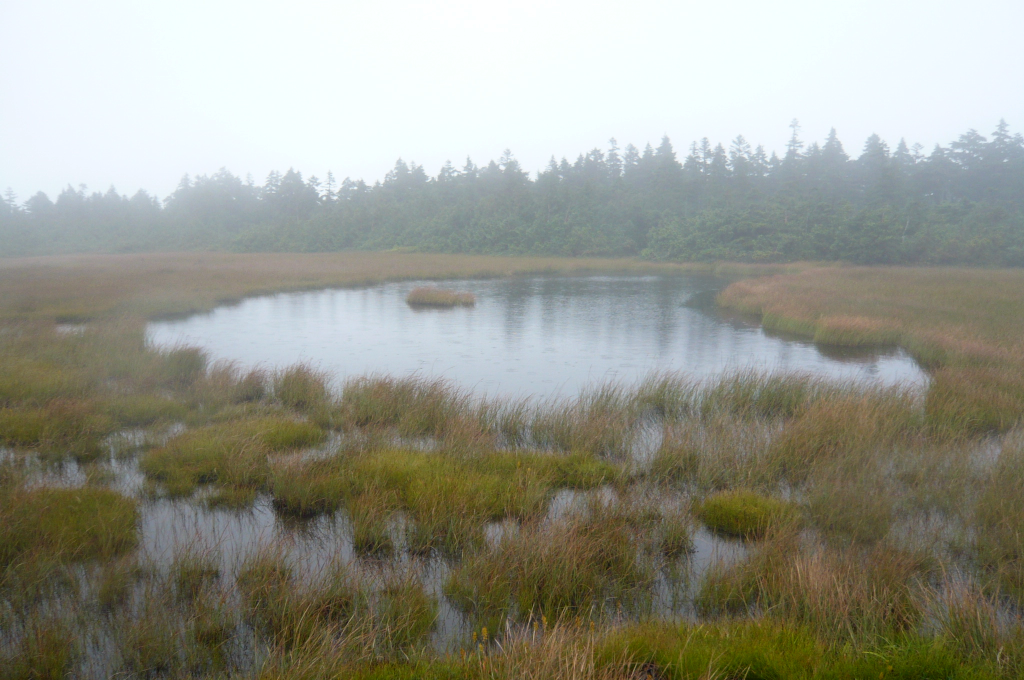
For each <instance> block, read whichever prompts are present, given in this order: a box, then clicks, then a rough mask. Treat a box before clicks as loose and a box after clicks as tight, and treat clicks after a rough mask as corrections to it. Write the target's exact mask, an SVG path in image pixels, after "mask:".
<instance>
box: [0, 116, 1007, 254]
mask: <svg viewBox="0 0 1024 680" xmlns="http://www.w3.org/2000/svg"><path fill="white" fill-rule="evenodd" d="M791 127H792V135H791V137H790V140H789V142H788V144H787V145H786V149H785V152H784V154H783V155H782V156H781V157H780V156H779V155H777V154H776V153H774V152H773V153H768V152H767V151H766V150H765V149H764V148H763V147H762V146H756V145H754V144H753V143H752V142H750V141H747V140H746V139H744V138H743V137H742V136H738V137H736V138H735V139H734V140H732V141H731V142H729V143H728V144H727V145H726V144H721V143H718V144H712V143H711V142H710V141H709V140H708V139H707V138H705V139H702V140H700V141H699V142H694V143H693V144H691V145H690V146H689V148H688V149H685V150H677V149H675V148H674V147H673V145H672V143H671V142H670V141H669V139H668V137H665V138H663V139H662V140H661V141H660V142H659V143H658V145H657V146H656V147H652V146H651V145H650V144H647V145H646V146H645V147H644V148H643V149H639V148H637V147H635V146H633V145H632V144H627V145H625V146H624V147H622V148H620V146H619V144H618V143H617V142H616V141H615V140H614V139H613V140H611V141H610V142H609V145H608V148H607V149H604V150H602V149H594V150H592V151H590V152H588V153H586V154H580V155H579V157H577V158H576V159H575V160H574V161H569V160H567V159H565V158H563V159H561V160H558V159H555V158H552V159H551V161H550V163H549V164H548V166H547V167H546V168H545V169H543V170H541V171H539V172H538V173H537V174H536V176H535V177H531V176H530V174H529V173H528V172H526V171H524V170H523V168H522V167H521V166H520V165H519V163H518V162H517V161H516V160H515V158H514V157H513V155H512V153H511V152H508V151H506V152H505V153H504V154H503V155H502V157H501V158H500V159H498V160H492V161H490V162H489V163H487V164H486V165H481V166H477V165H476V164H474V163H473V161H471V160H470V159H466V160H465V161H464V162H462V163H458V164H453V163H451V162H449V163H446V164H445V165H444V167H442V168H441V169H440V171H439V172H438V173H437V174H436V175H434V176H431V175H429V174H427V172H426V170H425V169H424V168H423V167H422V166H419V165H416V164H415V163H406V162H405V161H403V160H401V159H399V160H398V161H397V162H396V163H395V166H394V168H393V169H392V170H391V171H390V172H388V173H387V175H386V176H385V178H384V179H383V181H380V182H376V183H374V184H373V185H370V184H367V183H365V182H364V181H362V180H354V181H353V180H351V179H349V178H345V179H343V180H340V181H338V180H337V179H336V178H335V177H334V176H333V175H332V174H331V173H327V176H326V177H324V178H317V177H308V178H304V177H303V175H302V174H301V173H300V172H298V171H296V170H293V169H289V170H288V171H287V172H285V173H283V174H281V173H278V172H272V173H270V175H268V176H267V178H266V179H265V181H264V182H263V183H262V184H256V183H255V181H254V180H253V179H252V178H251V177H249V178H246V179H242V178H239V177H236V176H235V175H233V174H231V173H230V172H229V171H228V170H226V169H222V170H220V171H218V172H216V173H214V174H212V175H210V176H206V175H199V176H195V177H189V176H187V175H186V176H185V177H183V178H182V180H181V182H180V184H179V185H178V187H177V189H176V190H175V191H174V192H173V193H172V194H171V195H170V196H168V197H167V198H166V199H164V200H163V201H162V202H161V201H159V200H158V199H157V198H156V197H154V196H152V195H149V194H147V193H146V192H145V191H139V192H138V193H136V194H135V195H134V196H131V197H128V196H123V195H120V194H118V193H117V192H116V191H115V190H114V188H111V189H110V190H108V191H107V192H105V193H101V192H93V193H90V192H89V191H88V190H87V188H86V187H84V186H79V187H78V188H75V187H72V186H70V185H69V186H68V187H67V188H66V189H65V190H64V191H62V192H61V193H60V194H59V195H58V196H57V197H56V200H51V199H50V197H48V196H47V195H46V194H44V193H42V192H39V193H37V194H35V195H34V196H31V197H29V198H28V199H27V200H24V201H20V200H19V199H18V197H16V196H14V195H13V193H12V192H10V191H9V190H8V192H7V193H6V194H5V195H4V197H3V201H2V203H0V255H4V256H16V255H31V254H46V253H67V252H132V251H143V250H183V249H184V250H190V249H222V250H237V251H333V250H345V249H391V248H400V249H410V250H423V251H442V252H471V253H493V254H552V255H640V256H643V257H646V258H651V259H664V260H739V261H763V262H780V261H791V260H845V261H850V262H858V263H879V264H899V263H936V264H939V263H941V264H984V265H1004V266H1005V265H1010V266H1024V137H1022V136H1021V135H1020V134H1019V133H1012V132H1011V131H1010V129H1009V127H1008V125H1007V124H1006V123H1005V122H1004V121H1000V122H999V124H998V125H997V127H996V129H995V130H994V131H993V132H991V134H988V135H983V134H981V133H979V132H977V131H975V130H969V131H967V132H966V133H964V134H963V135H961V136H960V137H959V138H958V139H957V140H955V141H953V142H951V143H950V144H949V145H948V146H945V147H943V146H939V145H937V146H936V147H935V148H934V149H930V150H928V149H923V148H921V147H920V146H919V145H913V146H908V144H907V143H906V142H905V141H904V140H902V139H901V140H899V141H898V142H896V143H895V144H894V145H890V144H889V143H887V142H886V141H884V140H882V139H880V138H879V137H878V136H877V135H872V136H871V137H869V138H868V139H867V140H866V141H865V142H864V144H863V146H862V147H861V148H860V149H859V150H847V149H846V148H844V145H843V143H842V142H841V141H840V140H839V137H838V136H837V134H836V132H835V130H832V131H831V132H830V133H829V134H828V136H827V137H826V139H825V140H824V141H822V142H805V141H804V140H803V135H802V134H801V130H800V126H799V124H798V123H797V122H796V121H793V123H792V125H791Z"/></svg>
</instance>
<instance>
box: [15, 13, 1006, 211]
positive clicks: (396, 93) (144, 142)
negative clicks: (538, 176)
mask: <svg viewBox="0 0 1024 680" xmlns="http://www.w3.org/2000/svg"><path fill="white" fill-rule="evenodd" d="M1022 25H1024V2H1021V1H1020V0H977V1H975V2H964V1H963V0H961V1H959V2H948V1H941V0H940V1H932V0H929V1H924V0H919V1H916V2H898V1H893V0H887V1H881V0H862V1H859V2H852V1H851V2H842V3H823V2H810V1H807V2H802V1H800V2H798V1H792V0H788V1H780V2H764V1H763V0H757V1H751V2H729V1H723V0H719V1H717V2H710V1H708V0H702V1H700V2H676V3H671V2H654V1H650V0H632V1H630V2H617V3H611V2H595V1H594V0H586V1H573V2H552V1H550V0H547V1H544V2H541V1H534V0H519V1H515V2H506V1H496V0H488V1H486V2H482V1H480V0H477V1H475V2H470V1H468V0H457V1H454V2H435V3H430V2H390V1H384V0H377V1H375V2H360V3H355V2H313V1H304V2H297V1H294V0H293V1H292V2H289V3H285V2H273V3H270V2H265V3H264V2H254V1H248V2H212V1H207V2H198V1H188V0H184V1H182V0H176V1H175V2H163V1H155V0H154V1H149V2H141V3H140V2H110V1H100V2H92V3H82V2H47V1H33V2H18V1H16V0H0V64H2V69H0V190H2V189H4V188H6V187H8V186H10V187H12V188H13V189H14V190H15V191H16V192H17V193H18V197H19V200H21V201H24V200H25V199H26V198H27V197H28V196H29V195H30V194H32V193H34V192H35V191H37V190H40V189H42V190H44V191H46V192H47V193H48V194H49V195H50V197H51V198H55V197H56V194H57V193H58V192H59V191H60V189H61V188H62V187H63V186H65V185H67V184H68V183H72V184H75V185H77V184H78V183H85V184H87V185H88V186H89V188H90V190H101V191H105V190H106V189H107V188H108V187H109V186H110V185H114V186H115V187H116V188H117V189H118V191H120V192H122V193H128V194H131V193H134V192H135V190H136V189H138V188H140V187H141V188H145V189H147V190H149V191H151V192H154V193H156V194H157V195H159V196H161V197H164V196H166V195H167V194H168V193H169V192H170V191H172V190H173V189H174V187H175V185H176V184H177V182H178V180H179V178H180V177H181V175H182V174H184V173H186V172H188V173H191V174H198V173H210V172H213V171H215V170H217V169H218V168H220V167H221V166H226V167H227V168H228V169H229V170H231V171H232V172H234V173H235V174H238V175H241V176H242V177H244V176H245V175H246V173H252V175H253V176H254V177H255V179H256V181H257V183H262V181H263V179H264V177H265V176H266V174H267V172H268V171H270V170H271V169H277V170H280V171H284V170H286V169H287V168H288V167H295V168H296V169H298V170H301V171H303V173H304V174H305V175H306V176H308V175H310V174H315V175H318V176H319V177H321V178H323V177H324V175H325V174H326V172H327V170H328V169H330V170H333V171H334V174H335V176H336V177H337V178H338V179H339V180H340V179H341V178H343V177H345V176H351V177H352V178H359V177H362V178H364V179H366V180H367V181H370V182H372V181H373V180H376V179H379V178H382V177H383V175H384V173H385V172H386V171H387V170H388V169H390V168H391V167H392V165H393V164H394V162H395V159H397V158H398V157H400V156H401V157H402V158H403V159H405V160H406V161H407V162H409V161H415V162H417V163H419V164H422V165H424V166H425V169H426V170H427V172H428V173H429V174H436V173H437V170H438V168H439V167H440V166H441V165H442V164H443V163H444V161H445V160H446V159H451V160H452V161H453V162H454V163H455V165H456V166H459V167H461V166H462V164H463V163H464V161H465V157H466V156H467V155H469V156H472V158H473V160H474V161H475V162H476V163H478V164H482V163H486V162H487V161H488V160H490V159H492V158H497V157H499V156H500V154H501V152H502V150H503V149H505V148H506V147H508V148H510V149H511V150H512V152H513V154H514V155H515V156H516V157H517V158H518V159H519V160H520V162H522V164H523V165H524V166H525V167H526V168H527V169H529V170H531V171H533V170H536V169H537V168H539V167H541V166H543V165H544V164H546V162H547V160H548V158H549V156H550V155H552V154H555V155H556V156H558V157H561V156H563V155H564V156H568V157H569V159H570V160H572V159H574V158H575V156H576V155H577V154H578V153H579V152H581V151H587V150H589V149H591V148H593V147H595V146H599V147H601V148H606V146H607V140H608V138H609V137H612V136H614V137H616V138H617V139H618V141H619V144H620V146H625V145H626V144H627V143H629V142H632V143H634V144H636V145H637V146H638V147H640V148H643V145H644V144H645V143H646V142H648V141H650V142H652V143H653V144H654V145H657V142H658V140H659V139H660V137H661V136H662V135H663V134H668V135H669V136H670V137H671V138H672V140H673V143H674V144H675V146H676V149H677V151H679V152H680V157H682V156H683V155H684V154H685V149H686V147H687V146H688V145H689V143H690V142H691V141H693V140H694V139H697V138H700V137H702V136H708V137H709V138H710V139H711V141H712V142H713V143H715V142H719V141H720V142H722V143H724V144H726V146H728V142H729V140H731V139H732V138H733V137H735V136H736V135H737V134H743V135H744V136H746V137H747V139H748V140H749V141H751V142H752V143H754V144H757V143H764V144H765V145H766V147H767V148H768V149H769V151H771V150H772V149H776V150H780V152H781V150H782V147H783V144H784V143H785V141H786V139H787V137H788V135H789V130H788V128H787V125H788V123H789V121H790V119H792V118H794V117H795V118H798V119H799V120H800V122H801V124H802V125H803V133H802V137H803V138H804V139H805V140H807V141H811V140H820V139H822V138H823V137H824V136H825V134H826V133H827V132H828V129H829V128H830V127H832V126H835V127H836V128H837V130H838V132H839V136H840V139H842V140H843V142H844V143H845V145H846V148H847V151H848V152H850V153H851V154H852V155H854V156H856V155H857V154H858V153H859V151H860V148H861V146H862V145H863V142H864V139H865V138H866V137H867V136H868V135H869V134H871V133H872V132H877V133H878V134H880V135H881V136H882V137H883V139H886V140H887V141H888V142H889V143H890V145H891V146H895V144H896V142H897V141H898V140H899V138H900V137H901V136H906V137H907V142H908V143H910V144H913V143H914V142H921V143H922V144H925V146H926V147H928V148H929V150H930V148H931V146H932V145H933V144H934V143H936V142H939V143H942V144H946V143H948V142H949V141H950V140H951V139H953V138H955V137H956V136H957V135H959V134H960V133H962V132H964V131H965V130H966V129H967V128H970V127H976V128H979V130H980V131H981V132H982V133H983V134H986V135H987V134H988V133H989V132H991V130H992V128H993V127H994V126H995V124H996V123H997V121H998V120H999V118H1001V117H1005V118H1006V119H1007V121H1008V122H1009V123H1010V125H1011V127H1012V129H1013V130H1014V131H1021V130H1024V85H1022V83H1024V76H1022V66H1024V56H1022V55H1024V48H1022V47H1021V35H1020V32H1021V26H1022Z"/></svg>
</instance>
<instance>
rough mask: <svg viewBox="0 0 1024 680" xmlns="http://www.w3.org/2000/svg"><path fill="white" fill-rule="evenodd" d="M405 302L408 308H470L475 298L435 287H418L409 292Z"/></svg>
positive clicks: (467, 294) (469, 294)
mask: <svg viewBox="0 0 1024 680" xmlns="http://www.w3.org/2000/svg"><path fill="white" fill-rule="evenodd" d="M405 302H406V304H408V305H409V306H410V307H472V306H473V305H475V304H476V296H475V295H473V294H472V293H466V292H459V291H454V290H449V289H447V288H438V287H437V286H419V287H417V288H413V289H412V290H411V291H409V294H408V295H406V296H405Z"/></svg>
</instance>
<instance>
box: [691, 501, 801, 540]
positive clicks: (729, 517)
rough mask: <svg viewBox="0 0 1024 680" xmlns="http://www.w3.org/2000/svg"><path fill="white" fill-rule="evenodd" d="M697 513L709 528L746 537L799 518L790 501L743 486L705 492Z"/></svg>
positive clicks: (756, 536)
mask: <svg viewBox="0 0 1024 680" xmlns="http://www.w3.org/2000/svg"><path fill="white" fill-rule="evenodd" d="M697 516H698V517H699V518H700V520H701V521H702V522H704V524H705V525H707V527H708V528H709V529H711V530H712V531H716V532H718V533H721V534H725V535H726V536H735V537H737V538H749V539H756V538H761V537H763V536H764V535H765V534H766V533H767V532H768V531H769V530H770V529H772V528H776V527H781V526H785V525H788V524H793V523H795V522H797V521H798V520H799V518H800V514H799V511H798V510H797V508H796V506H795V505H794V504H793V503H791V502H789V501H784V500H781V499H778V498H772V497H770V496H763V495H761V494H759V493H757V492H755V491H747V490H743V489H739V490H734V491H720V492H718V493H714V494H712V495H710V496H708V497H707V498H706V499H704V501H703V502H702V503H701V504H700V505H699V506H698V507H697Z"/></svg>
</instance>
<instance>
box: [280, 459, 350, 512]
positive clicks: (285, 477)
mask: <svg viewBox="0 0 1024 680" xmlns="http://www.w3.org/2000/svg"><path fill="white" fill-rule="evenodd" d="M348 489H349V482H348V480H347V479H346V476H345V469H344V466H343V465H340V464H339V463H338V461H336V460H315V461H309V462H305V463H291V464H287V465H278V466H275V467H274V469H273V470H272V471H271V473H270V493H271V495H272V496H273V504H274V510H276V511H277V512H278V513H279V514H281V515H285V516H289V517H315V516H316V515H324V514H330V513H333V512H334V511H336V510H338V508H340V507H341V506H342V504H343V503H344V500H345V496H346V493H347V491H348Z"/></svg>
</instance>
